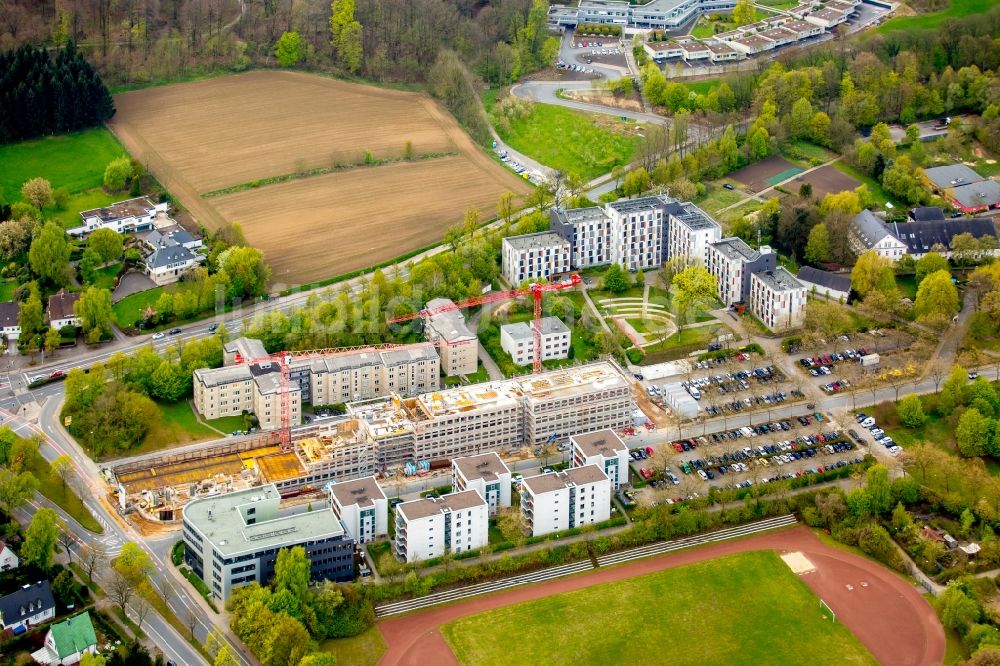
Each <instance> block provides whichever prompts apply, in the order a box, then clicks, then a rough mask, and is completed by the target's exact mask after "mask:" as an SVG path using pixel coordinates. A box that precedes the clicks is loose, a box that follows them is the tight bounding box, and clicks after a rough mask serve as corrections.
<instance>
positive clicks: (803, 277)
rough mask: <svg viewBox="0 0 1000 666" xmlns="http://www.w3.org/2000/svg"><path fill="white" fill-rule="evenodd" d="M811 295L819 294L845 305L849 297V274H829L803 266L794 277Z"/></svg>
mask: <svg viewBox="0 0 1000 666" xmlns="http://www.w3.org/2000/svg"><path fill="white" fill-rule="evenodd" d="M795 277H796V278H797V279H798V281H799V282H801V283H802V285H803V286H804V287H805V288H806V289H807V290H809V292H810V293H812V294H819V295H822V296H826V297H827V298H832V299H833V300H835V301H840V302H842V303H846V302H847V299H848V297H850V295H851V274H850V273H831V272H830V271H823V270H820V269H818V268H813V267H812V266H803V267H802V268H800V269H799V274H798V275H796V276H795Z"/></svg>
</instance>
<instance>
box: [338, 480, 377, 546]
mask: <svg viewBox="0 0 1000 666" xmlns="http://www.w3.org/2000/svg"><path fill="white" fill-rule="evenodd" d="M329 493H330V506H331V507H332V508H333V515H334V516H336V517H337V519H338V520H340V522H341V524H343V526H344V529H345V530H347V533H348V534H349V535H350V536H351V537H352V538H353V539H354V541H356V542H357V543H371V542H372V541H374V540H375V539H378V538H379V537H381V536H385V535H387V534H388V533H389V520H388V517H389V504H388V501H387V499H386V497H385V492H383V490H382V488H381V487H380V486H379V485H378V483H376V482H375V477H374V476H366V477H365V478H363V479H354V480H353V481H342V482H340V483H331V484H330V486H329Z"/></svg>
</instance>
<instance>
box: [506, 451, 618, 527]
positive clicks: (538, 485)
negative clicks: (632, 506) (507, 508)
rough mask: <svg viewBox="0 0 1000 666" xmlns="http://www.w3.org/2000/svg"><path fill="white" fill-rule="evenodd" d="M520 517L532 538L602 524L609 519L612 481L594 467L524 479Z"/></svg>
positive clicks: (586, 466) (572, 468)
mask: <svg viewBox="0 0 1000 666" xmlns="http://www.w3.org/2000/svg"><path fill="white" fill-rule="evenodd" d="M521 517H522V519H523V520H524V524H525V527H526V528H527V531H528V533H529V534H530V535H531V536H541V535H543V534H551V533H552V532H561V531H562V530H568V529H570V528H573V527H580V526H582V525H592V524H594V523H600V522H604V521H605V520H608V518H610V517H611V481H610V480H609V479H608V475H607V474H605V473H604V471H603V470H601V468H600V467H598V466H597V465H584V466H583V467H571V468H570V469H567V470H566V471H564V472H549V473H548V474H540V475H538V476H528V477H525V478H524V480H523V481H522V482H521Z"/></svg>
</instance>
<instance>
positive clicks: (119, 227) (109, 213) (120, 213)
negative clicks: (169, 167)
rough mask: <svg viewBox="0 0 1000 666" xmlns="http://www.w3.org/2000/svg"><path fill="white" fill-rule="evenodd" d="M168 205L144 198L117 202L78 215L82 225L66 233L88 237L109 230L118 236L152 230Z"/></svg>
mask: <svg viewBox="0 0 1000 666" xmlns="http://www.w3.org/2000/svg"><path fill="white" fill-rule="evenodd" d="M168 206H169V204H167V203H158V204H154V203H153V202H152V201H150V200H149V199H148V198H146V197H137V198H135V199H129V200H127V201H119V202H117V203H113V204H111V205H110V206H106V207H104V208H95V209H93V210H85V211H83V212H82V213H80V217H81V218H82V222H83V224H82V225H80V226H79V227H73V228H72V229H69V230H68V231H67V232H66V233H68V234H69V235H70V236H77V237H84V236H89V235H90V234H92V233H93V232H95V231H97V230H98V229H111V230H112V231H116V232H118V233H120V234H133V233H136V232H138V231H146V230H148V229H152V228H153V220H155V219H156V216H157V214H159V213H163V214H166V212H167V210H168Z"/></svg>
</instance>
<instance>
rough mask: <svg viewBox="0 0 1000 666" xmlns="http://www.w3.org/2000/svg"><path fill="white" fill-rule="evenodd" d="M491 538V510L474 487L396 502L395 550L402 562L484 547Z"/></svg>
mask: <svg viewBox="0 0 1000 666" xmlns="http://www.w3.org/2000/svg"><path fill="white" fill-rule="evenodd" d="M488 541H489V510H488V507H487V504H486V500H484V499H483V497H482V496H481V495H480V494H479V493H478V492H476V491H475V490H464V491H461V492H456V493H449V494H447V495H442V496H441V497H437V498H426V499H418V500H412V501H409V502H403V503H401V504H397V505H396V536H395V539H394V541H393V551H394V552H395V554H396V557H398V558H399V559H400V560H402V561H403V562H417V561H419V560H428V559H431V558H432V557H439V556H441V555H444V554H445V553H461V552H465V551H469V550H474V549H476V548H482V547H483V546H485V545H486V544H487V542H488Z"/></svg>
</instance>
